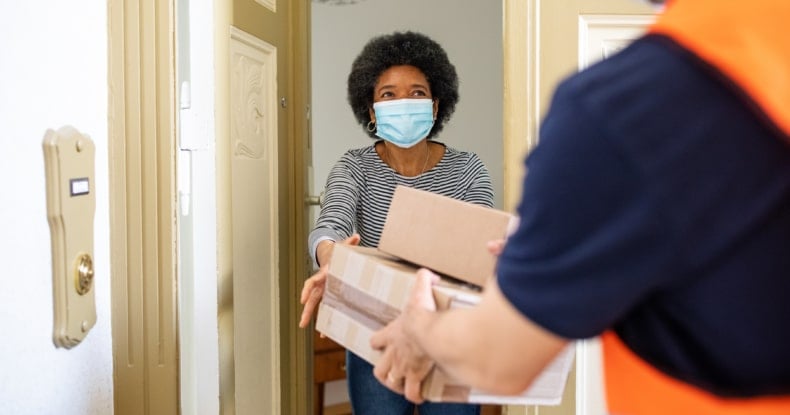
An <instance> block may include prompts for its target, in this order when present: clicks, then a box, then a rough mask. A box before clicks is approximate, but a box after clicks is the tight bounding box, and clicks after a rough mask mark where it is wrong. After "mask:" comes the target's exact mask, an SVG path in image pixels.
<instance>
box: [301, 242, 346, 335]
mask: <svg viewBox="0 0 790 415" xmlns="http://www.w3.org/2000/svg"><path fill="white" fill-rule="evenodd" d="M359 240H360V236H359V234H356V233H355V234H353V235H351V236H349V237H348V238H346V239H344V240H343V242H341V243H343V244H347V245H359ZM334 247H335V242H332V241H322V242H321V243H320V244H319V245H318V249H316V257H317V259H318V263H319V265H320V268H319V269H318V272H316V273H315V274H313V275H312V276H311V277H310V278H308V279H307V280H306V281H305V282H304V285H303V286H302V295H301V298H300V299H299V301H300V302H301V303H302V304H304V309H302V316H301V318H300V319H299V327H301V328H305V327H307V325H308V324H310V320H311V319H312V318H313V312H314V311H315V308H316V307H318V303H319V302H321V298H323V296H324V286H325V285H326V276H327V273H328V272H329V259H330V258H332V251H333V250H334Z"/></svg>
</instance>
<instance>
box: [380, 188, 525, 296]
mask: <svg viewBox="0 0 790 415" xmlns="http://www.w3.org/2000/svg"><path fill="white" fill-rule="evenodd" d="M516 222H517V221H516V219H515V217H514V216H513V215H511V214H509V213H506V212H503V211H500V210H496V209H490V208H486V207H483V206H479V205H475V204H472V203H467V202H463V201H460V200H455V199H452V198H449V197H446V196H441V195H437V194H435V193H431V192H426V191H424V190H417V189H412V188H410V187H405V186H398V187H396V188H395V193H394V195H393V197H392V204H391V205H390V208H389V212H388V213H387V220H386V222H385V224H384V229H383V231H382V233H381V240H380V241H379V249H380V250H381V251H383V252H386V253H388V254H391V255H394V256H396V257H398V258H401V259H405V260H407V261H409V262H413V263H415V264H419V265H420V266H423V267H426V268H430V269H432V270H433V271H435V272H437V273H440V274H444V275H448V276H451V277H454V278H458V279H460V280H463V281H466V282H469V283H472V284H475V285H478V286H484V285H485V283H486V281H487V280H488V279H489V278H491V277H493V275H494V271H495V267H496V257H495V256H494V255H492V254H490V253H489V252H488V248H487V244H488V242H489V241H491V240H495V239H504V238H505V237H506V236H507V235H508V234H509V230H510V229H511V228H513V227H515V224H516Z"/></svg>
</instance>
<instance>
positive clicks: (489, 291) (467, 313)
mask: <svg viewBox="0 0 790 415" xmlns="http://www.w3.org/2000/svg"><path fill="white" fill-rule="evenodd" d="M434 277H435V276H434V275H433V274H432V273H431V272H430V271H427V270H422V271H420V272H419V273H418V282H417V284H415V289H414V292H413V294H412V300H411V302H410V303H409V305H408V306H407V308H406V310H405V311H404V312H403V314H401V316H400V317H398V318H397V319H396V320H395V321H393V322H392V323H390V324H389V325H388V326H387V327H385V328H384V329H382V330H381V331H379V332H377V333H376V334H375V335H374V336H373V338H372V339H371V344H372V345H373V347H374V348H378V349H382V350H383V355H382V357H381V359H380V360H379V362H378V364H377V365H376V367H375V369H374V374H375V375H376V378H378V379H379V381H381V382H382V383H383V384H385V385H386V386H387V387H389V388H390V389H392V390H394V391H396V392H399V393H404V394H405V395H406V397H407V398H408V399H409V400H411V401H414V402H420V401H421V400H422V398H421V396H420V382H421V381H422V380H423V378H424V377H425V376H426V375H427V373H428V371H429V369H430V367H431V366H432V364H433V363H434V362H435V363H436V364H437V365H439V366H440V367H442V368H443V369H444V370H446V371H447V372H448V373H450V374H451V375H452V376H454V377H456V378H457V379H459V380H461V381H463V382H464V383H467V384H469V385H471V386H473V387H475V388H478V389H481V390H484V391H487V392H492V393H497V394H516V393H520V392H522V391H524V390H526V389H527V387H528V386H529V385H530V383H531V382H532V381H533V379H534V378H535V377H536V376H537V375H538V374H540V372H541V371H542V370H543V368H544V367H545V366H546V365H547V364H548V363H549V362H551V360H552V359H553V358H554V357H555V356H556V355H557V354H558V353H559V352H560V351H561V350H562V348H563V346H565V345H566V344H567V340H566V339H563V338H561V337H558V336H556V335H554V334H552V333H550V332H548V331H546V330H545V329H543V328H541V327H539V326H538V325H536V324H534V323H532V322H531V321H529V320H528V319H527V318H526V317H524V316H523V315H522V314H520V313H519V312H518V311H517V310H516V309H515V308H513V307H512V306H511V304H510V303H509V302H508V301H507V300H506V299H505V297H504V296H503V295H502V293H501V292H500V291H499V288H498V286H497V284H496V282H495V281H494V280H492V282H491V283H489V285H488V286H487V287H486V288H485V290H484V294H483V298H482V300H481V302H480V304H478V305H477V306H476V307H473V308H469V309H453V310H448V311H442V312H436V311H434V310H435V305H434V303H433V297H432V293H431V287H430V285H431V281H432V279H433V278H434ZM402 378H405V384H404V383H403V381H402V380H401V379H402Z"/></svg>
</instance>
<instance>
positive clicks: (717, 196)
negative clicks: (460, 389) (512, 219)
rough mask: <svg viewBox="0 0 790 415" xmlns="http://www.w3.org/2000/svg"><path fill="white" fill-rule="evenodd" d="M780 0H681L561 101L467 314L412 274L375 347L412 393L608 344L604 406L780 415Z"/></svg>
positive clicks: (785, 46) (789, 241) (785, 163)
mask: <svg viewBox="0 0 790 415" xmlns="http://www.w3.org/2000/svg"><path fill="white" fill-rule="evenodd" d="M788 25H790V1H786V0H751V1H748V2H747V1H740V0H675V1H672V2H670V3H669V4H668V6H667V9H666V10H665V12H664V13H663V14H662V15H661V16H660V17H659V19H658V21H657V23H656V24H655V25H654V26H653V27H652V29H651V30H650V31H649V33H648V34H647V35H646V36H644V37H643V38H640V39H638V40H637V41H635V42H634V43H633V44H632V45H630V46H629V47H627V48H625V49H624V50H623V51H622V52H621V53H618V54H617V55H615V56H613V57H611V58H609V59H607V60H604V61H602V62H600V63H598V64H596V65H593V66H592V67H590V68H588V69H587V70H585V71H582V72H580V73H578V74H575V75H573V76H571V77H570V78H569V79H567V80H566V81H564V82H563V83H562V84H561V85H560V86H559V88H558V89H557V90H556V92H555V96H554V98H553V101H552V107H551V108H550V110H549V113H548V114H547V116H546V119H545V120H544V121H543V124H542V127H541V139H540V144H539V145H538V146H537V147H536V149H535V150H534V151H533V152H532V153H531V154H530V156H529V157H528V159H527V161H526V168H527V174H526V177H525V179H524V184H523V194H522V201H521V204H520V206H519V208H518V213H519V215H520V217H521V223H520V227H519V229H518V230H517V231H516V233H515V234H514V235H513V236H511V237H510V238H509V239H508V241H507V244H506V245H505V246H504V250H503V251H502V252H501V255H500V259H499V263H498V265H497V278H496V279H494V280H492V281H491V283H490V284H489V285H488V286H487V287H486V290H485V292H484V294H483V299H482V302H481V303H480V304H479V305H478V306H477V307H475V308H472V309H466V310H451V311H443V312H435V311H434V310H435V309H434V303H433V299H432V297H431V293H430V283H431V278H432V277H433V276H432V274H431V273H430V272H429V271H427V270H423V271H420V273H419V274H418V275H419V278H418V284H417V287H416V289H415V292H414V295H413V298H412V301H411V303H410V304H409V306H408V307H407V308H406V310H405V311H404V313H403V314H402V315H401V316H400V317H399V318H398V319H396V320H395V321H393V322H392V323H391V324H390V325H389V326H387V327H385V328H384V329H382V330H381V331H379V332H378V333H377V334H376V335H374V337H373V338H372V340H371V343H372V345H373V346H374V347H376V348H379V349H382V350H383V357H382V359H381V361H380V362H379V364H378V365H377V366H376V367H375V369H374V373H375V375H376V377H377V378H378V379H379V381H381V382H382V383H384V384H385V385H387V386H388V387H389V388H390V389H392V390H394V391H397V392H401V393H404V394H405V395H406V397H407V398H408V399H411V400H413V401H420V400H421V399H422V398H421V397H420V394H419V388H420V382H421V380H422V379H423V377H424V376H425V375H426V374H427V373H428V371H429V370H430V368H431V367H432V365H434V364H436V365H439V366H441V367H442V368H443V369H445V370H446V371H447V372H449V373H450V374H452V375H454V376H456V377H457V378H458V379H459V380H462V381H464V382H467V383H468V384H470V385H472V386H474V387H477V388H480V389H483V390H486V391H490V392H494V393H500V394H515V393H519V392H521V391H523V390H525V389H526V388H527V387H528V386H529V385H530V383H531V382H532V380H533V379H534V378H535V376H536V375H538V374H539V373H540V372H541V370H542V369H543V368H544V367H545V365H546V364H547V363H548V362H550V361H551V360H552V359H553V358H554V356H555V355H556V354H557V353H558V352H559V351H560V350H561V349H562V348H563V347H564V346H565V345H567V344H568V343H569V342H571V341H573V340H575V339H584V338H590V337H594V336H599V335H601V336H602V341H603V349H604V375H605V379H606V387H605V390H606V394H607V404H608V406H609V411H610V412H611V413H614V414H637V415H646V414H695V415H697V414H717V415H719V414H761V415H764V414H785V415H786V414H790V301H788V300H787V297H788V294H790V250H789V249H790V36H788V35H787V30H788Z"/></svg>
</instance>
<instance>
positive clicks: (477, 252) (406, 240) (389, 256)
mask: <svg viewBox="0 0 790 415" xmlns="http://www.w3.org/2000/svg"><path fill="white" fill-rule="evenodd" d="M515 225H516V218H515V217H513V216H512V215H510V214H508V213H506V212H502V211H498V210H495V209H488V208H485V207H481V206H477V205H473V204H470V203H465V202H462V201H458V200H454V199H451V198H448V197H444V196H440V195H436V194H433V193H430V192H425V191H421V190H416V189H412V188H408V187H403V186H399V187H398V188H397V189H396V190H395V194H394V196H393V199H392V204H391V205H390V210H389V212H388V214H387V221H386V223H385V225H384V230H383V231H382V235H381V240H380V242H379V247H378V249H376V248H364V247H356V246H349V245H342V244H337V245H335V247H334V251H333V254H332V260H331V262H330V264H329V276H328V278H327V283H326V289H325V291H324V298H323V300H322V302H321V304H320V306H319V310H318V316H317V323H316V328H317V330H318V331H320V332H321V333H323V334H325V335H326V336H327V337H329V338H331V339H332V340H334V341H336V342H337V343H339V344H341V345H343V346H344V347H346V348H347V349H349V350H351V351H352V352H354V353H355V354H357V355H358V356H360V357H362V358H363V359H365V360H367V361H368V362H370V363H371V364H375V363H376V361H377V360H378V358H379V356H380V352H379V351H377V350H374V349H372V348H371V347H370V337H371V336H372V335H373V333H375V332H376V331H378V330H379V329H381V328H382V327H384V326H385V325H386V324H387V323H389V322H390V321H392V320H393V319H395V317H397V316H398V314H399V313H400V311H401V310H402V309H403V308H404V307H405V305H406V303H407V302H408V300H409V294H410V292H411V287H412V285H413V284H414V280H415V273H416V272H417V270H418V269H419V268H421V267H425V268H429V269H431V270H432V271H434V272H436V273H437V274H440V275H441V276H442V279H441V281H440V282H438V283H437V284H435V286H434V289H433V291H434V298H435V299H436V304H437V308H438V309H440V310H441V309H449V308H455V307H473V306H474V305H475V304H477V302H478V301H479V299H480V293H481V290H482V288H483V287H484V286H485V284H486V281H487V280H489V279H490V278H492V277H493V276H494V270H495V266H496V257H495V256H494V255H492V254H490V253H489V252H488V249H487V243H488V241H491V240H497V239H504V238H505V237H506V236H507V235H508V233H509V231H510V230H511V229H513V228H514V227H515ZM572 351H573V348H572V347H569V348H568V349H567V350H566V351H565V352H563V353H562V354H561V355H560V356H559V357H558V358H557V359H556V360H555V362H554V363H553V364H552V365H550V366H549V367H548V368H547V369H546V371H545V372H544V373H543V375H541V377H539V378H538V379H537V380H536V381H535V383H534V384H533V386H532V387H530V389H529V390H527V391H526V392H525V393H524V394H522V395H518V396H496V395H487V394H485V393H481V392H479V391H476V390H474V389H472V388H470V387H469V386H467V385H464V384H462V383H460V382H457V381H455V380H454V379H452V378H451V377H449V376H448V375H447V374H446V373H444V372H443V371H442V370H441V369H440V368H438V367H437V368H435V369H434V370H433V371H432V372H431V373H430V374H429V375H428V377H427V378H426V379H425V381H424V382H423V388H422V393H423V396H424V398H425V399H427V400H431V401H436V402H441V401H444V402H476V403H494V404H545V405H551V404H558V403H559V400H560V397H561V396H562V390H563V388H564V385H565V381H566V379H567V375H568V372H569V370H570V365H571V362H572V358H573V353H572Z"/></svg>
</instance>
